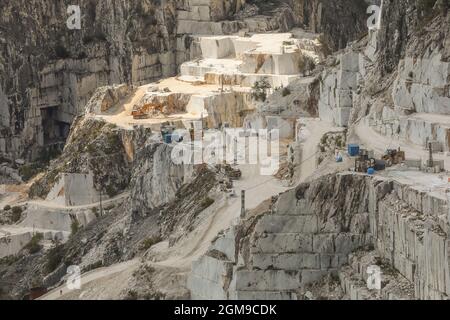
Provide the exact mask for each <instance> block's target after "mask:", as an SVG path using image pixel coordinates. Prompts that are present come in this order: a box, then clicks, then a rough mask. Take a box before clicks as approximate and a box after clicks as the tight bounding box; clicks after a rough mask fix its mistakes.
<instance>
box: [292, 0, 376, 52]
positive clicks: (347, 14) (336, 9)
mask: <svg viewBox="0 0 450 320" xmlns="http://www.w3.org/2000/svg"><path fill="white" fill-rule="evenodd" d="M290 2H291V3H292V6H293V7H294V10H295V14H296V17H297V18H298V23H299V24H300V25H304V26H306V27H308V28H309V29H310V30H311V31H313V32H316V33H323V34H324V40H325V42H326V43H327V44H328V46H329V48H330V49H331V50H332V51H334V50H338V49H342V48H345V46H346V45H347V43H348V42H349V41H352V40H355V39H356V38H357V37H359V36H361V35H363V34H364V33H366V32H367V25H366V20H367V17H368V15H367V14H366V9H367V6H368V4H367V3H377V2H379V1H377V0H375V1H354V0H326V1H324V0H290Z"/></svg>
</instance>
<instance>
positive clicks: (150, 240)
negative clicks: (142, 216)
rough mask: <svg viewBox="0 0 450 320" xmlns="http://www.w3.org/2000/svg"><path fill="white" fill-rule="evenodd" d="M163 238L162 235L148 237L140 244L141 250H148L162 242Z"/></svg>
mask: <svg viewBox="0 0 450 320" xmlns="http://www.w3.org/2000/svg"><path fill="white" fill-rule="evenodd" d="M161 240H162V239H161V237H160V236H153V237H150V238H147V239H145V240H144V241H142V243H141V245H140V246H139V249H140V250H141V251H147V250H148V249H150V248H151V247H153V246H154V245H155V244H157V243H159V242H161Z"/></svg>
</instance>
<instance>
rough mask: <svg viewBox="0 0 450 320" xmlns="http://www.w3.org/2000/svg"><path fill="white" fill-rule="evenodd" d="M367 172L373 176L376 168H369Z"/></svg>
mask: <svg viewBox="0 0 450 320" xmlns="http://www.w3.org/2000/svg"><path fill="white" fill-rule="evenodd" d="M367 174H370V175H371V176H372V175H374V174H375V169H374V168H369V169H367Z"/></svg>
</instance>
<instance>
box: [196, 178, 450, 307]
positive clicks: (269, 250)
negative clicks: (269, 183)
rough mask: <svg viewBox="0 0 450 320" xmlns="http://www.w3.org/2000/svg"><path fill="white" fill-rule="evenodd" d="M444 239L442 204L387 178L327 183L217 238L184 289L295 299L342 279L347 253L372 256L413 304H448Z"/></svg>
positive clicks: (285, 197)
mask: <svg viewBox="0 0 450 320" xmlns="http://www.w3.org/2000/svg"><path fill="white" fill-rule="evenodd" d="M447 235H448V206H447V201H446V200H445V199H441V198H438V197H435V196H433V195H430V194H428V193H426V192H423V191H419V190H416V189H415V188H414V187H411V186H408V185H402V184H400V183H398V182H395V181H391V180H389V179H385V178H371V177H368V176H365V175H357V174H356V175H355V174H351V173H347V174H338V175H332V176H327V177H323V178H321V179H319V180H316V181H313V182H311V183H310V184H302V185H300V186H298V187H297V188H296V189H293V190H291V191H288V192H286V193H284V194H281V195H280V196H279V197H278V199H277V200H276V201H275V202H274V205H273V207H272V210H271V211H270V212H260V213H259V214H256V215H254V214H253V215H250V216H249V217H247V219H245V220H243V221H241V223H240V224H239V225H237V226H235V227H233V228H231V229H229V230H227V231H225V232H224V233H223V234H222V235H220V236H219V237H218V239H217V240H216V241H214V242H213V243H212V245H211V247H210V249H209V252H208V253H207V254H206V255H205V256H203V257H202V258H201V259H200V260H198V261H197V262H195V263H194V264H193V268H192V272H191V276H190V279H189V288H190V290H191V294H192V298H194V299H195V298H203V299H210V298H216V299H297V298H299V293H300V292H302V291H303V290H305V288H307V286H308V285H310V284H314V283H317V282H319V281H321V279H323V278H324V277H325V276H327V275H330V274H331V275H335V276H337V275H339V274H340V273H341V271H342V267H343V266H344V265H346V264H348V263H349V261H350V260H349V258H351V253H352V252H355V251H358V250H368V251H371V250H375V252H376V253H377V254H378V255H379V256H380V258H381V260H382V261H383V263H384V264H386V265H390V266H391V267H392V268H393V270H395V272H396V273H397V274H398V275H397V278H398V280H395V281H392V283H391V284H390V285H395V283H396V281H398V282H406V283H409V284H412V286H413V287H414V288H415V289H414V293H413V296H414V297H415V298H417V299H447V297H448V294H449V293H450V292H449V289H450V276H449V260H448V259H449V257H448V245H449V244H448V240H447V239H448V236H447ZM361 273H362V272H361ZM344 283H345V281H344ZM355 288H356V287H355ZM363 289H365V290H367V288H366V287H365V286H363ZM389 292H391V291H389ZM396 296H397V297H403V296H404V297H407V296H408V294H407V293H405V292H401V290H400V293H398V294H397V295H396Z"/></svg>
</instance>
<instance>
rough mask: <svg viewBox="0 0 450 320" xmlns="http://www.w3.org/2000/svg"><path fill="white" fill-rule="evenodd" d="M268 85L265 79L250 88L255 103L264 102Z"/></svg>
mask: <svg viewBox="0 0 450 320" xmlns="http://www.w3.org/2000/svg"><path fill="white" fill-rule="evenodd" d="M270 88H271V86H270V83H269V82H268V81H267V79H262V80H260V81H256V82H255V84H254V85H253V87H252V97H253V99H255V100H256V101H262V102H265V101H266V99H267V90H268V89H270Z"/></svg>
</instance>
